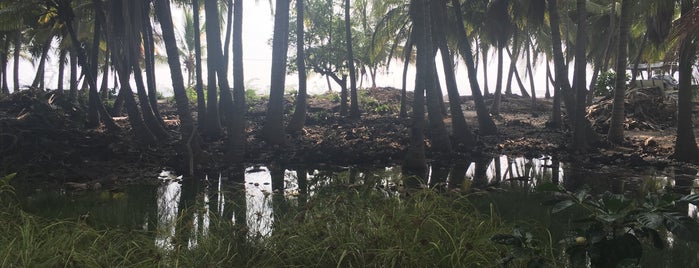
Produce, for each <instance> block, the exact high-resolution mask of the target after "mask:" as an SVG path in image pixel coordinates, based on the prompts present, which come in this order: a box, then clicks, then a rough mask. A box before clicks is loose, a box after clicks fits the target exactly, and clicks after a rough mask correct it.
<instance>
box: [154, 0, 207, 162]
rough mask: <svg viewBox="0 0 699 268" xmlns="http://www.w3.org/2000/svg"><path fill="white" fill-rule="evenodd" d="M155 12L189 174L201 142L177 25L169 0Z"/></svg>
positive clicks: (160, 3)
mask: <svg viewBox="0 0 699 268" xmlns="http://www.w3.org/2000/svg"><path fill="white" fill-rule="evenodd" d="M155 12H156V15H157V16H158V21H159V22H160V28H161V30H162V34H163V41H164V43H165V49H166V51H167V54H168V56H169V57H168V60H167V61H168V66H169V67H170V78H171V79H172V89H173V93H174V95H175V102H176V104H177V113H178V115H179V118H180V124H181V131H182V144H183V145H184V147H185V148H186V152H184V155H185V156H186V157H187V159H186V161H183V162H184V163H186V164H187V165H188V169H189V172H190V173H189V174H190V175H192V172H193V171H194V166H195V165H194V163H195V162H196V160H195V156H196V155H197V154H198V153H199V150H200V148H199V143H198V140H199V139H198V138H197V137H198V135H197V132H196V128H195V127H194V120H193V119H192V114H191V112H190V110H189V100H188V99H187V92H186V90H185V87H184V78H183V77H182V67H181V65H180V61H179V49H178V48H177V40H176V38H175V27H174V25H173V23H172V14H171V11H170V1H169V0H156V1H155Z"/></svg>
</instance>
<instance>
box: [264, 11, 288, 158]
mask: <svg viewBox="0 0 699 268" xmlns="http://www.w3.org/2000/svg"><path fill="white" fill-rule="evenodd" d="M275 6H276V12H275V14H274V35H273V39H272V74H271V82H270V92H269V104H268V106H267V115H266V116H265V120H266V121H265V124H264V126H263V128H262V135H263V136H264V139H265V141H267V143H268V144H270V145H283V144H284V143H285V136H284V125H283V118H284V85H285V80H286V53H287V51H288V49H289V47H288V45H289V42H288V37H287V36H288V35H289V0H276V4H275Z"/></svg>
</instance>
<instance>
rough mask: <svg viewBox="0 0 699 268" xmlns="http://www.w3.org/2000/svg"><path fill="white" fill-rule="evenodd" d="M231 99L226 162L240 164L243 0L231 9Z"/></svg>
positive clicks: (242, 139) (242, 145) (242, 148)
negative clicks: (231, 110) (232, 108)
mask: <svg viewBox="0 0 699 268" xmlns="http://www.w3.org/2000/svg"><path fill="white" fill-rule="evenodd" d="M231 8H232V9H233V10H234V11H233V12H234V17H233V97H234V101H235V102H234V104H233V106H234V112H233V114H232V115H231V119H230V120H231V122H230V124H231V129H229V130H228V131H229V133H228V157H227V158H228V160H230V161H233V162H240V161H242V160H243V158H244V156H245V143H246V141H247V139H246V138H245V112H246V111H247V106H246V104H245V76H244V74H243V0H235V1H234V3H233V7H231Z"/></svg>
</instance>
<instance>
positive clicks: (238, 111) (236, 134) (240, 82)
mask: <svg viewBox="0 0 699 268" xmlns="http://www.w3.org/2000/svg"><path fill="white" fill-rule="evenodd" d="M299 1H300V0H299ZM230 8H232V9H233V12H234V17H233V97H234V101H235V102H234V104H233V105H234V112H233V114H232V115H231V119H230V120H231V122H230V124H231V129H229V133H228V160H230V161H233V162H240V161H242V160H243V158H244V157H245V143H246V141H247V139H246V138H245V112H246V111H247V106H246V104H245V76H244V73H243V0H235V1H234V2H233V7H230Z"/></svg>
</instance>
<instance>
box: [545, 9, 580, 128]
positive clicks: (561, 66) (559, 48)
mask: <svg viewBox="0 0 699 268" xmlns="http://www.w3.org/2000/svg"><path fill="white" fill-rule="evenodd" d="M548 11H549V20H550V24H551V43H552V45H553V63H554V71H555V75H556V77H555V78H556V79H555V80H556V83H555V84H554V87H555V90H558V91H554V103H555V98H556V96H560V98H559V99H561V100H562V101H564V102H565V105H566V110H567V111H568V116H571V117H572V116H573V115H574V114H575V102H574V101H573V99H572V98H571V94H570V92H571V91H572V89H571V86H570V81H569V80H568V68H567V66H566V64H565V58H564V56H563V45H562V40H561V30H560V17H559V14H558V0H549V6H548ZM555 117H556V114H555V113H554V118H555ZM553 122H555V120H554V121H553Z"/></svg>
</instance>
